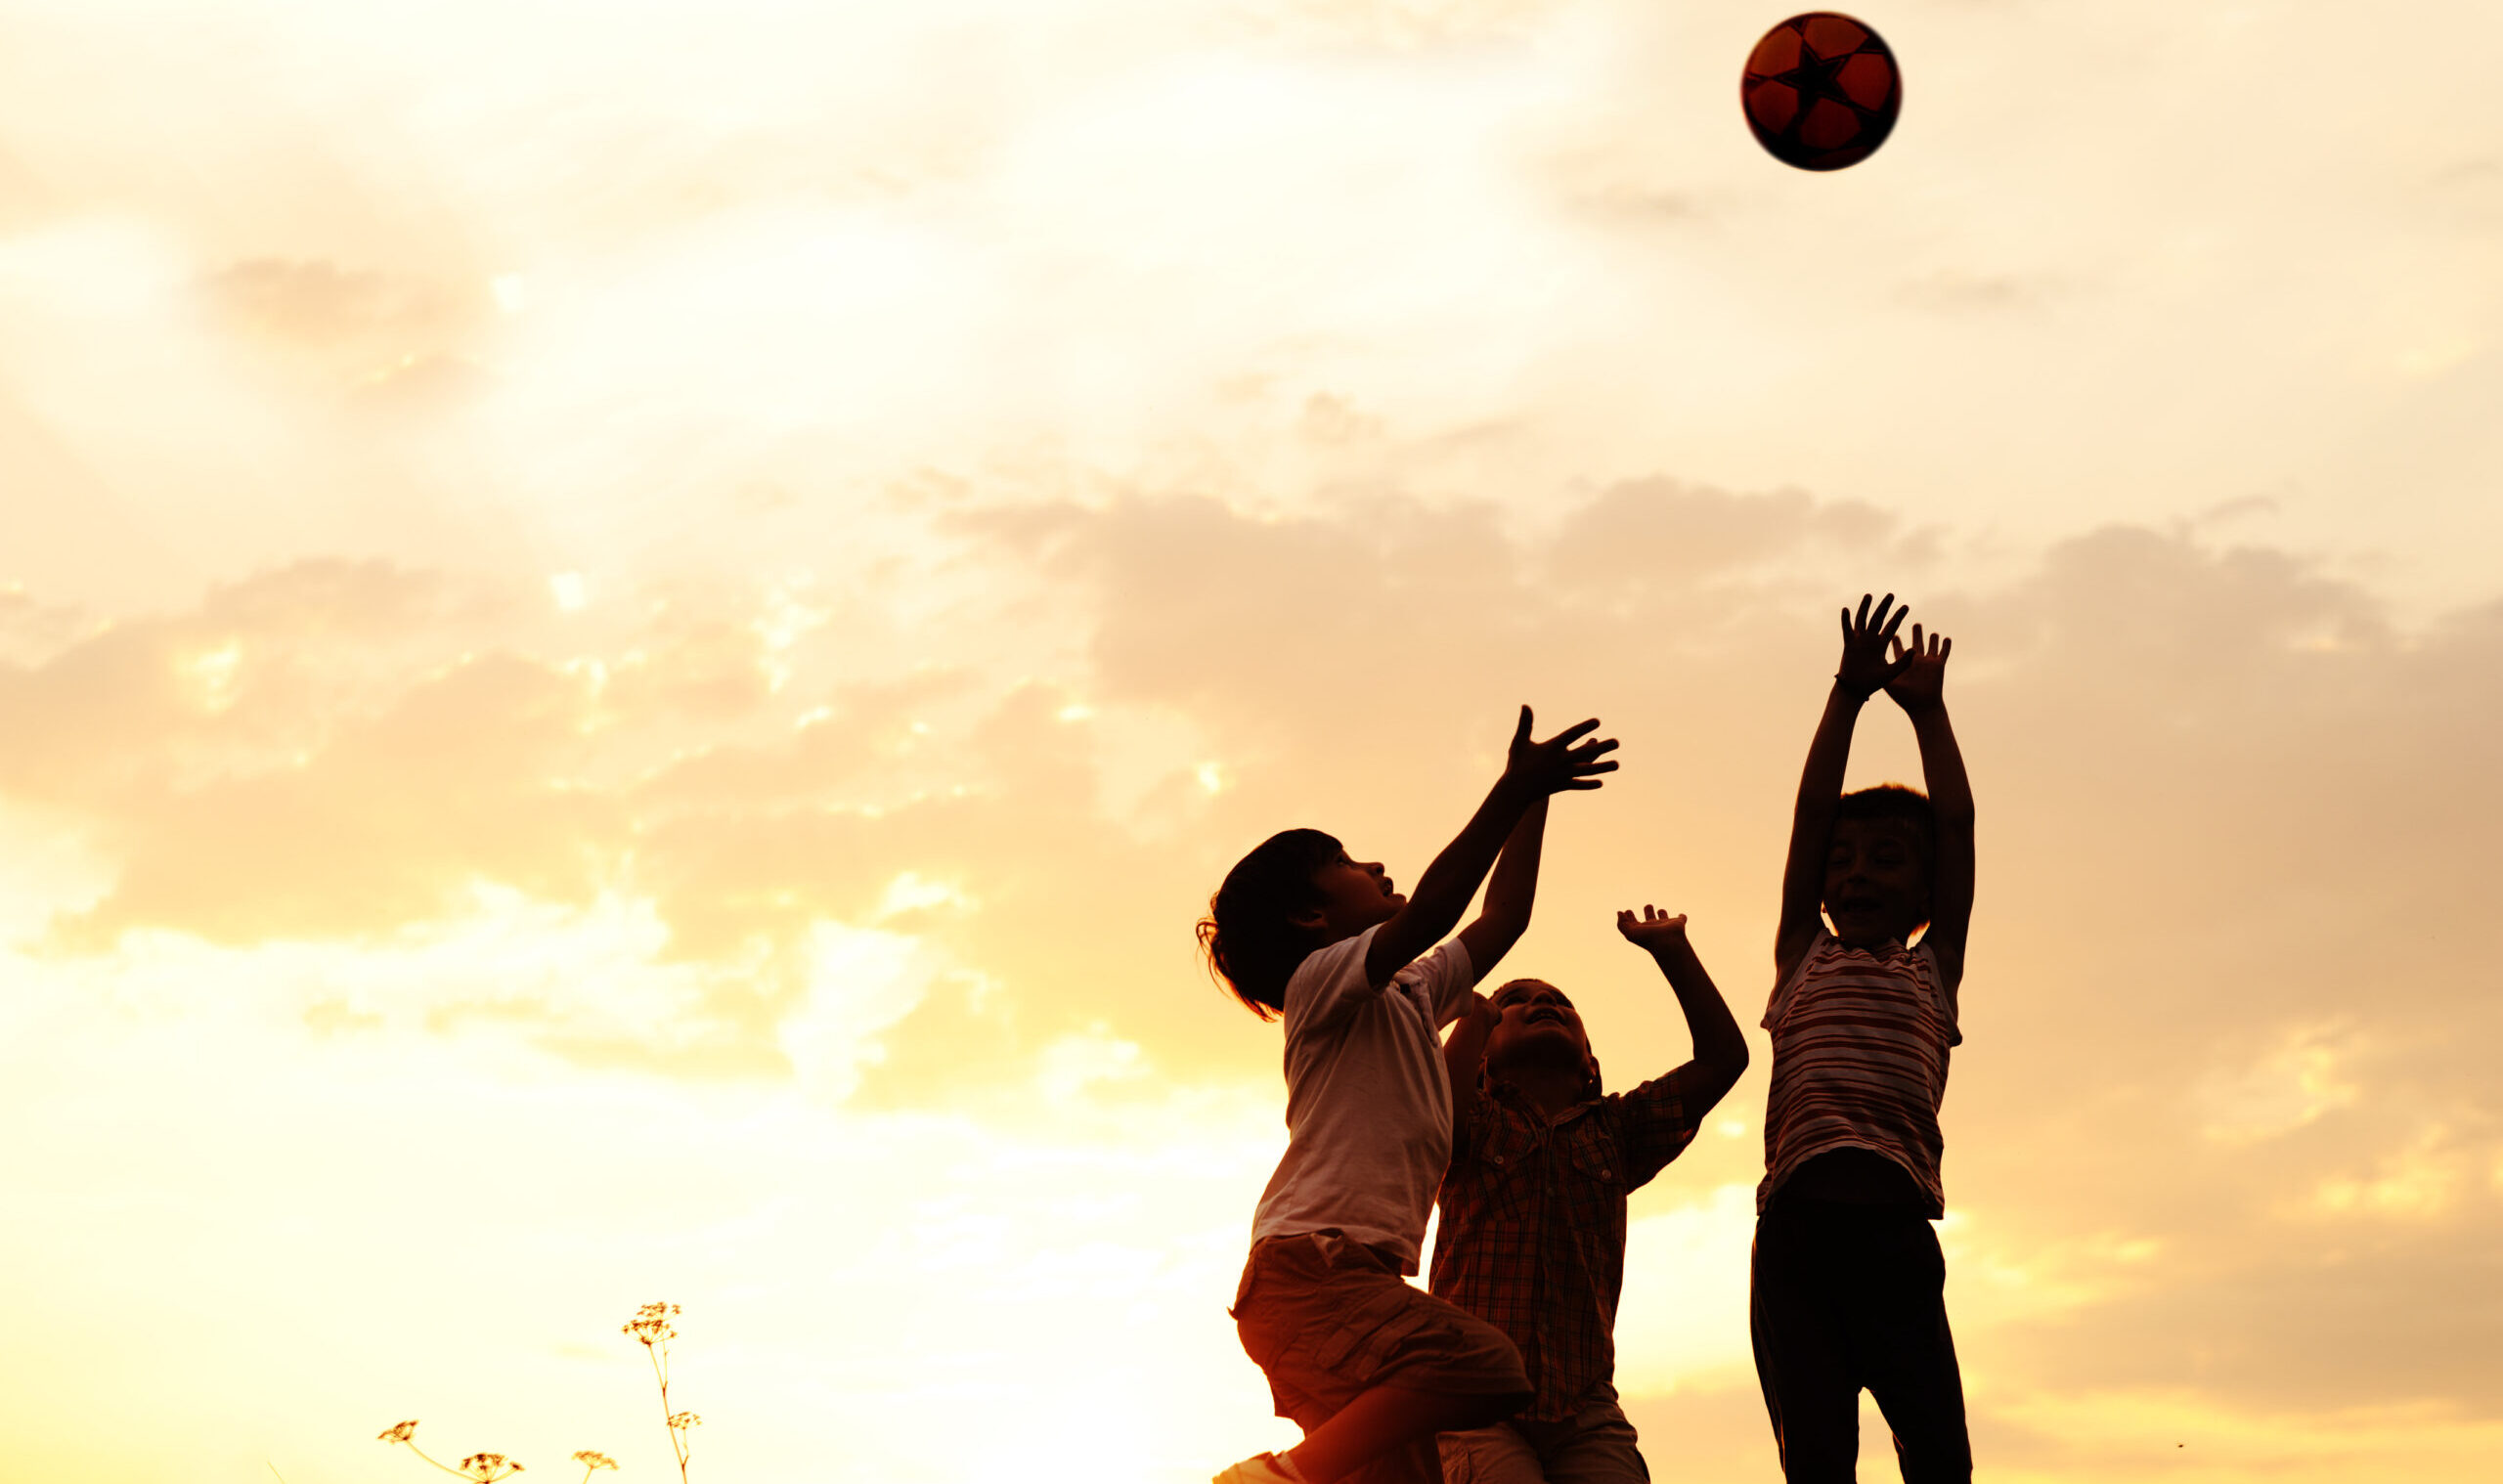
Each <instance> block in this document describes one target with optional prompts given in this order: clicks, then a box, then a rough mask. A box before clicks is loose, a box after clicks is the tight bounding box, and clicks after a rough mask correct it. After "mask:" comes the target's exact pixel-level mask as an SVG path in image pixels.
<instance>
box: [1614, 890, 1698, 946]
mask: <svg viewBox="0 0 2503 1484" xmlns="http://www.w3.org/2000/svg"><path fill="white" fill-rule="evenodd" d="M1616 931H1618V932H1619V933H1622V934H1624V935H1625V940H1626V941H1627V942H1629V943H1632V944H1633V945H1634V946H1636V947H1638V948H1641V949H1644V950H1645V951H1647V952H1651V953H1657V952H1658V951H1659V950H1661V949H1662V948H1673V947H1675V946H1677V945H1678V944H1679V943H1682V942H1684V941H1686V914H1685V913H1684V912H1680V913H1679V914H1678V915H1677V916H1675V917H1671V916H1670V915H1669V914H1668V913H1666V912H1663V911H1661V910H1660V909H1659V908H1657V907H1655V906H1652V905H1650V904H1649V903H1648V902H1646V903H1645V904H1644V906H1643V915H1642V916H1640V917H1637V916H1635V915H1634V913H1632V912H1630V911H1626V912H1619V913H1617V914H1616Z"/></svg>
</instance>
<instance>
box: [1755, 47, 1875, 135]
mask: <svg viewBox="0 0 2503 1484" xmlns="http://www.w3.org/2000/svg"><path fill="white" fill-rule="evenodd" d="M1859 55H1860V47H1858V46H1855V47H1853V48H1852V49H1851V50H1850V51H1848V52H1845V53H1843V54H1842V55H1841V56H1839V57H1820V56H1818V55H1817V49H1816V46H1815V45H1814V44H1813V43H1811V42H1810V41H1809V40H1808V39H1807V38H1806V37H1805V36H1802V37H1801V38H1799V65H1797V66H1794V67H1792V68H1791V69H1790V70H1789V71H1787V72H1776V73H1775V74H1774V76H1773V80H1774V81H1776V82H1780V83H1787V84H1789V85H1790V86H1791V87H1792V88H1794V89H1796V90H1797V91H1798V94H1799V111H1800V112H1802V113H1805V112H1807V111H1808V109H1811V108H1813V107H1814V106H1815V105H1816V103H1817V101H1818V100H1819V99H1830V100H1832V101H1833V102H1835V103H1838V104H1841V105H1842V106H1843V107H1844V108H1846V109H1851V110H1852V111H1853V112H1855V113H1858V114H1861V115H1863V116H1864V117H1865V116H1866V114H1867V113H1868V109H1864V108H1862V107H1861V106H1860V104H1859V103H1858V102H1857V101H1855V100H1854V99H1853V98H1852V96H1851V95H1850V94H1849V93H1846V92H1844V91H1843V90H1842V68H1843V64H1844V63H1847V62H1849V61H1850V60H1851V59H1852V58H1854V57H1857V56H1859Z"/></svg>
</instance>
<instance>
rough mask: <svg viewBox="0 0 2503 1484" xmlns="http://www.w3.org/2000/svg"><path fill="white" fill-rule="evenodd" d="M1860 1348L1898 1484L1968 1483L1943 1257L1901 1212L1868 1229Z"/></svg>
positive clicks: (1919, 1224) (1929, 1233)
mask: <svg viewBox="0 0 2503 1484" xmlns="http://www.w3.org/2000/svg"><path fill="white" fill-rule="evenodd" d="M1865 1271H1866V1287H1865V1288H1864V1290H1863V1291H1864V1295H1865V1300H1866V1301H1865V1303H1864V1304H1863V1305H1862V1307H1861V1309H1860V1312H1859V1315H1858V1318H1859V1319H1860V1321H1861V1325H1860V1333H1859V1334H1857V1335H1856V1336H1855V1337H1856V1338H1857V1339H1858V1340H1859V1342H1860V1343H1859V1350H1860V1353H1861V1354H1862V1355H1863V1356H1864V1357H1865V1365H1866V1372H1867V1380H1868V1391H1869V1394H1870V1395H1871V1396H1873V1397H1875V1398H1876V1399H1877V1407H1878V1410H1879V1411H1881V1412H1883V1413H1884V1414H1885V1415H1886V1425H1887V1426H1888V1427H1890V1428H1892V1429H1893V1430H1894V1434H1895V1454H1896V1457H1897V1459H1898V1460H1899V1462H1901V1463H1902V1465H1903V1473H1904V1484H1966V1481H1968V1480H1970V1479H1971V1478H1972V1477H1973V1449H1972V1444H1971V1442H1970V1440H1969V1439H1968V1438H1967V1437H1966V1435H1965V1431H1964V1380H1963V1376H1962V1375H1961V1374H1960V1373H1959V1372H1958V1371H1957V1370H1956V1367H1955V1336H1954V1333H1953V1332H1951V1331H1949V1329H1948V1327H1947V1301H1946V1295H1945V1288H1946V1282H1947V1263H1946V1259H1945V1258H1944V1257H1943V1256H1941V1255H1940V1253H1939V1250H1938V1234H1937V1232H1935V1231H1934V1230H1932V1229H1931V1227H1930V1224H1929V1223H1928V1222H1927V1221H1924V1220H1922V1219H1921V1218H1920V1217H1919V1215H1918V1214H1917V1213H1913V1212H1904V1213H1900V1214H1899V1215H1898V1216H1897V1218H1896V1219H1895V1220H1894V1221H1892V1222H1889V1223H1888V1224H1887V1225H1886V1226H1885V1227H1884V1228H1881V1229H1878V1230H1875V1231H1872V1232H1871V1234H1870V1240H1869V1243H1868V1247H1867V1263H1866V1270H1865Z"/></svg>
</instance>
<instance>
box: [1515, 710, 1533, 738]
mask: <svg viewBox="0 0 2503 1484" xmlns="http://www.w3.org/2000/svg"><path fill="white" fill-rule="evenodd" d="M1528 740H1529V707H1528V706H1527V705H1523V706H1522V707H1521V720H1520V724H1519V725H1518V726H1515V727H1514V728H1513V745H1514V746H1515V747H1518V746H1520V745H1521V744H1522V743H1524V742H1526V741H1528Z"/></svg>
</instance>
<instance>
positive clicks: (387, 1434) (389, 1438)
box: [373, 1418, 417, 1443]
mask: <svg viewBox="0 0 2503 1484" xmlns="http://www.w3.org/2000/svg"><path fill="white" fill-rule="evenodd" d="M373 1436H374V1438H375V1440H376V1441H378V1442H384V1443H405V1442H407V1441H409V1439H411V1438H413V1437H416V1436H417V1419H416V1418H411V1419H408V1420H407V1421H405V1422H394V1423H392V1424H391V1425H390V1426H389V1427H386V1428H384V1429H383V1430H382V1431H380V1432H377V1433H375V1434H374V1435H373Z"/></svg>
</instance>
